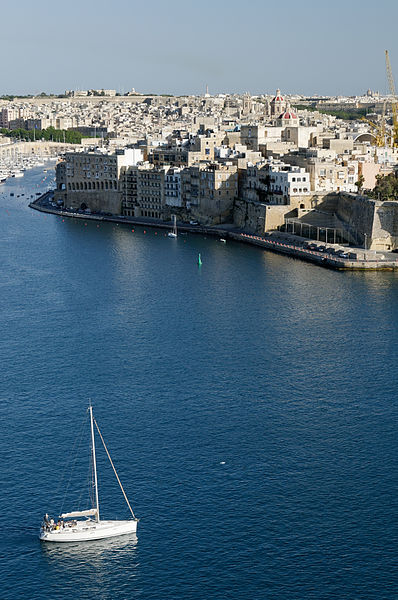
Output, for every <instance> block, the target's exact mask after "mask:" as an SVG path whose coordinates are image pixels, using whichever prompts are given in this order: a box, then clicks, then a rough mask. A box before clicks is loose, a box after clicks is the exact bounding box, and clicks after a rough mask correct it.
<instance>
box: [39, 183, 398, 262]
mask: <svg viewBox="0 0 398 600" xmlns="http://www.w3.org/2000/svg"><path fill="white" fill-rule="evenodd" d="M52 198H53V192H52V191H49V192H46V193H45V194H43V195H42V196H40V197H39V198H37V199H36V200H34V201H33V202H31V203H30V204H29V206H30V208H33V209H34V210H38V211H41V212H46V213H50V214H55V215H58V216H62V217H68V218H74V219H84V220H87V219H89V220H93V221H109V222H113V223H124V224H126V225H136V226H141V227H158V228H162V229H170V228H171V223H165V222H164V221H161V220H156V219H145V218H142V217H140V218H137V217H126V216H123V215H114V216H112V215H103V214H87V213H84V212H80V213H79V212H71V211H68V210H63V209H62V208H60V207H57V206H53V202H52ZM178 229H179V231H183V232H187V233H196V234H198V233H199V234H205V235H210V236H214V237H219V238H223V239H231V240H235V241H237V242H241V243H245V244H253V245H255V246H259V247H261V248H264V249H266V250H270V251H272V252H277V253H279V254H284V255H287V256H290V257H293V258H298V259H300V260H305V261H308V262H312V263H315V264H317V265H319V266H321V267H326V268H329V269H335V270H339V271H395V270H397V271H398V254H395V253H392V252H389V253H385V252H384V253H383V252H374V251H365V250H364V249H363V248H347V252H346V254H347V256H344V257H343V256H339V255H337V254H335V253H334V248H333V247H332V245H329V247H328V246H323V247H322V249H321V250H318V249H311V248H308V242H311V240H308V239H305V238H301V237H299V236H295V235H292V234H288V233H280V232H278V231H274V232H270V233H266V234H264V235H263V236H259V235H252V234H249V233H245V232H244V231H241V230H238V229H235V228H233V226H232V225H231V226H228V227H226V226H218V227H217V226H211V227H210V226H204V225H191V224H188V223H178ZM316 243H317V244H318V245H319V242H315V240H314V244H316ZM318 247H319V246H318Z"/></svg>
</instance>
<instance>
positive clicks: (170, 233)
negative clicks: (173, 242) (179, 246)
mask: <svg viewBox="0 0 398 600" xmlns="http://www.w3.org/2000/svg"><path fill="white" fill-rule="evenodd" d="M167 235H168V236H169V237H171V238H176V237H177V219H176V216H175V215H173V231H169V233H168V234H167Z"/></svg>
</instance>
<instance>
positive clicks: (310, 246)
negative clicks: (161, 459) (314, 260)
mask: <svg viewBox="0 0 398 600" xmlns="http://www.w3.org/2000/svg"><path fill="white" fill-rule="evenodd" d="M303 248H305V249H306V250H313V251H315V252H324V253H325V254H332V255H334V256H337V257H339V258H348V252H347V249H346V248H342V247H341V246H340V247H339V246H327V245H325V244H319V243H316V242H304V244H303Z"/></svg>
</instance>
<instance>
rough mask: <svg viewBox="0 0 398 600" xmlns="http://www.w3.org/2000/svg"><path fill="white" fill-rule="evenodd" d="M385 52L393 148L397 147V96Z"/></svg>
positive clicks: (388, 58)
mask: <svg viewBox="0 0 398 600" xmlns="http://www.w3.org/2000/svg"><path fill="white" fill-rule="evenodd" d="M385 52H386V71H387V79H388V85H389V88H390V94H391V96H392V98H391V108H392V129H393V135H392V137H393V140H392V141H393V146H398V103H397V96H396V93H395V83H394V77H393V76H392V70H391V64H390V57H389V56H388V50H386V51H385Z"/></svg>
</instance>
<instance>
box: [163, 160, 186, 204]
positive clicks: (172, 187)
mask: <svg viewBox="0 0 398 600" xmlns="http://www.w3.org/2000/svg"><path fill="white" fill-rule="evenodd" d="M164 198H165V204H167V205H168V206H180V207H181V206H182V197H181V169H178V168H175V167H170V169H168V171H167V173H166V175H165V178H164Z"/></svg>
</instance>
